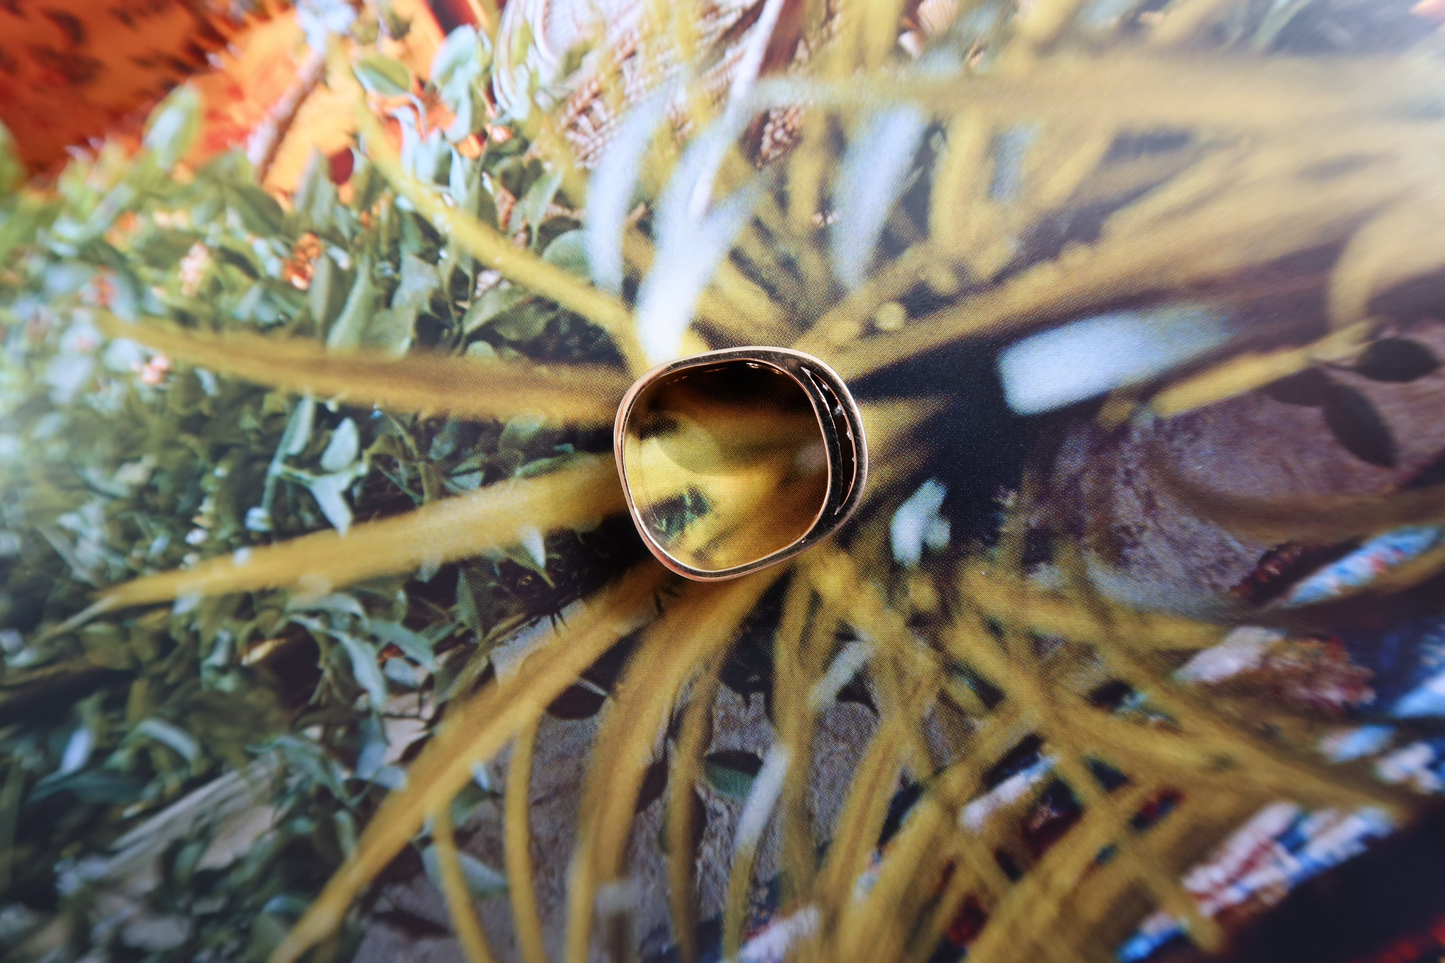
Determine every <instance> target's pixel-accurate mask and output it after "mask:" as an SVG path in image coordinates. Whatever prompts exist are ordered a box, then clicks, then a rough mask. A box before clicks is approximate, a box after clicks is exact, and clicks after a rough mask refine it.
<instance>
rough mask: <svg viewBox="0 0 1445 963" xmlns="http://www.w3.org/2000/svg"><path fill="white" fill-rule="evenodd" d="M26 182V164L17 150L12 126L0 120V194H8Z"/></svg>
mask: <svg viewBox="0 0 1445 963" xmlns="http://www.w3.org/2000/svg"><path fill="white" fill-rule="evenodd" d="M24 182H25V165H24V164H22V163H21V162H20V158H19V156H17V154H16V151H15V138H14V137H12V136H11V135H10V128H8V127H6V126H5V124H4V123H3V122H0V194H8V193H10V192H11V191H13V190H15V189H16V188H17V187H19V186H20V185H21V184H23V183H24Z"/></svg>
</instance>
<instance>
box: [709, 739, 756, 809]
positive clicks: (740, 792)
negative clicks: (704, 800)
mask: <svg viewBox="0 0 1445 963" xmlns="http://www.w3.org/2000/svg"><path fill="white" fill-rule="evenodd" d="M762 768H763V760H762V759H761V758H760V757H759V756H756V755H754V754H753V753H751V752H745V751H744V750H742V749H719V750H718V751H717V752H714V753H709V754H708V756H707V758H706V759H704V760H703V776H704V777H705V778H706V779H707V784H708V785H709V786H711V787H712V789H713V790H714V791H715V792H718V793H720V794H722V795H724V796H727V797H728V798H729V799H736V800H738V801H739V802H742V801H745V800H746V799H747V798H748V793H749V792H751V791H752V788H753V779H755V778H756V777H757V775H758V770H760V769H762Z"/></svg>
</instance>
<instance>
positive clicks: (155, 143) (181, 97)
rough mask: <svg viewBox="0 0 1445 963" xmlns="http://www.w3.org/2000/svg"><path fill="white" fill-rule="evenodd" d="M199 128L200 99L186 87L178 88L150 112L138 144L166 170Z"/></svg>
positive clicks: (198, 95) (185, 85)
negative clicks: (140, 143)
mask: <svg viewBox="0 0 1445 963" xmlns="http://www.w3.org/2000/svg"><path fill="white" fill-rule="evenodd" d="M200 128H201V96H200V94H198V93H197V92H196V90H195V88H194V87H192V86H191V85H190V84H182V85H181V86H179V87H177V88H176V89H175V90H173V91H171V93H170V95H169V96H168V97H166V99H165V100H162V101H161V102H160V103H159V104H158V105H156V109H155V110H153V111H151V115H150V119H149V120H147V121H146V130H145V136H144V139H143V141H142V143H144V144H145V146H146V148H147V149H148V150H150V151H151V152H152V153H154V154H155V158H156V163H157V164H158V165H159V166H160V167H161V169H163V170H170V169H171V168H172V167H175V166H176V162H177V161H179V160H180V159H181V158H182V157H184V156H185V155H186V152H187V151H188V150H190V149H191V144H192V143H193V142H194V141H195V139H196V133H197V132H198V131H199V130H200Z"/></svg>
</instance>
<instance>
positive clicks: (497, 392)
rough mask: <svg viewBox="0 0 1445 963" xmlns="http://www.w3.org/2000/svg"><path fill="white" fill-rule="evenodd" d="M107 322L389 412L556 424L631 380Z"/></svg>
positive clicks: (598, 407) (218, 367)
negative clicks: (341, 350) (535, 418)
mask: <svg viewBox="0 0 1445 963" xmlns="http://www.w3.org/2000/svg"><path fill="white" fill-rule="evenodd" d="M97 323H98V325H99V327H100V328H101V330H102V331H104V332H105V333H106V334H107V335H109V336H110V337H113V338H128V339H129V340H131V341H139V342H140V343H141V344H144V345H146V346H147V347H150V348H154V349H155V350H157V351H160V352H162V353H164V354H166V355H167V356H169V357H170V358H171V359H172V360H173V361H182V362H185V363H186V364H193V365H196V366H197V367H200V368H205V369H207V370H209V371H213V372H215V373H216V374H220V375H227V376H229V377H233V378H242V379H244V380H246V381H253V382H255V383H257V384H262V385H266V386H268V387H272V388H280V389H282V390H284V391H293V392H297V393H300V394H311V395H316V396H318V397H321V398H335V399H337V400H340V401H345V402H349V403H351V404H360V405H376V406H378V407H380V408H384V409H386V410H388V411H394V412H415V413H417V414H422V415H427V416H437V415H450V416H452V417H454V418H466V419H476V420H490V419H494V418H495V419H499V420H501V419H507V418H510V417H512V416H514V415H520V414H531V415H536V416H540V417H542V418H544V419H545V420H547V421H549V422H552V423H554V424H577V425H608V424H611V423H612V419H613V417H614V416H615V415H616V413H617V405H618V403H619V402H620V401H621V398H622V394H623V392H625V391H626V390H627V384H628V382H627V381H626V380H625V379H624V378H622V377H621V376H619V375H618V373H617V372H615V371H611V370H608V369H606V368H602V367H588V368H582V367H569V366H562V365H553V366H544V365H533V364H523V363H517V362H510V361H480V360H477V359H470V358H456V357H448V356H446V355H440V354H427V353H425V352H418V353H413V354H408V355H403V356H402V357H392V356H390V355H384V354H381V353H379V352H356V353H347V354H339V353H337V352H333V351H327V350H326V348H325V347H324V346H323V345H322V344H321V343H320V342H317V341H310V340H304V339H300V338H295V339H281V338H267V337H263V336H260V335H255V334H250V333H246V332H242V331H231V332H227V333H225V334H220V335H211V334H201V333H197V332H192V331H184V330H182V329H180V328H174V327H162V326H160V325H156V324H126V323H125V322H123V321H120V320H119V319H117V318H116V317H115V316H113V315H110V314H108V313H98V314H97Z"/></svg>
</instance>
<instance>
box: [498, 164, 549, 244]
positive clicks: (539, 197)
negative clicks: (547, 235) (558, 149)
mask: <svg viewBox="0 0 1445 963" xmlns="http://www.w3.org/2000/svg"><path fill="white" fill-rule="evenodd" d="M561 186H562V172H561V171H560V170H550V171H546V172H545V173H543V174H542V176H541V177H539V178H537V179H536V180H535V181H533V182H532V186H531V187H529V188H527V192H526V193H525V194H523V195H522V197H521V199H520V200H518V201H517V206H516V207H514V208H512V217H511V219H510V220H509V221H508V222H507V230H509V231H517V230H520V229H521V228H522V225H523V224H530V225H531V226H532V231H533V233H534V234H535V233H536V230H537V228H538V227H540V226H541V225H542V221H543V219H545V218H546V216H547V208H548V207H550V206H551V204H552V199H553V198H554V197H556V196H557V190H558V188H560V187H561Z"/></svg>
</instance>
